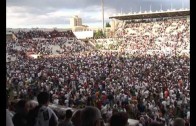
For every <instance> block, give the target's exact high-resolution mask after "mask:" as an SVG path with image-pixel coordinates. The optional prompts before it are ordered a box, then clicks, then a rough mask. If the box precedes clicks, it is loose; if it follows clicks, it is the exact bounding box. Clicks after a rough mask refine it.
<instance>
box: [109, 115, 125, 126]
mask: <svg viewBox="0 0 196 126" xmlns="http://www.w3.org/2000/svg"><path fill="white" fill-rule="evenodd" d="M109 125H110V126H127V125H128V115H127V113H125V112H117V113H115V114H114V115H112V117H111V118H110V124H109Z"/></svg>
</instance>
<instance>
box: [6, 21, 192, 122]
mask: <svg viewBox="0 0 196 126" xmlns="http://www.w3.org/2000/svg"><path fill="white" fill-rule="evenodd" d="M117 33H118V34H117V35H118V37H119V38H110V39H102V40H100V39H99V40H96V42H97V43H101V44H100V45H96V46H97V47H98V50H94V49H93V48H92V47H91V46H89V45H88V44H86V43H84V42H83V41H81V40H78V39H77V38H76V37H75V36H74V34H73V32H71V31H65V32H60V31H57V30H54V31H51V32H45V31H39V30H35V31H33V30H32V31H28V32H25V31H19V32H17V33H14V34H15V35H16V37H17V40H16V41H7V42H6V45H7V46H6V58H7V61H6V69H7V72H6V87H7V96H8V99H9V100H8V103H7V108H8V110H9V111H10V115H11V117H12V121H13V124H14V126H31V125H32V126H35V124H34V123H33V120H36V119H37V120H41V119H42V118H43V117H42V112H38V111H37V115H39V117H37V118H36V119H35V115H36V114H35V113H33V112H32V111H33V110H35V109H36V108H37V109H39V108H42V109H43V110H45V109H47V110H48V111H49V115H50V116H53V121H54V126H57V125H58V126H63V125H65V124H64V123H65V122H66V121H67V122H69V123H71V124H70V126H73V125H74V126H90V125H89V124H92V125H93V126H95V123H97V120H99V121H100V122H99V123H103V125H107V124H108V125H110V126H117V125H118V124H119V125H118V126H120V125H122V126H125V125H126V124H127V123H128V120H129V119H135V120H138V125H140V126H148V125H153V124H154V123H156V125H160V126H163V125H164V126H165V125H167V126H172V125H173V124H175V123H177V125H176V126H180V125H178V122H181V123H184V125H185V124H186V125H187V126H188V125H189V124H190V95H189V93H190V80H189V76H190V74H189V73H190V69H189V68H190V57H189V48H190V23H189V21H187V19H184V18H179V19H178V18H177V19H167V20H160V21H155V22H135V23H132V22H126V24H125V26H124V27H123V26H122V27H119V29H118V30H117ZM111 50H117V51H111ZM30 54H39V55H40V56H41V57H39V58H31V57H29V56H28V55H30ZM32 101H37V102H38V104H39V105H38V104H37V103H36V104H35V103H34V102H32ZM49 102H50V103H51V104H52V105H55V106H61V107H64V108H71V109H73V110H70V109H69V110H66V112H65V111H62V110H60V109H58V107H57V109H53V108H52V109H50V108H47V107H44V106H47V105H48V104H49ZM86 106H88V107H86ZM89 106H91V107H89ZM59 108H60V107H59ZM37 109H36V110H37ZM89 113H94V114H92V117H91V114H90V115H89ZM77 114H79V115H77ZM80 114H81V115H83V116H80ZM32 115H33V116H32ZM44 118H45V117H44ZM176 118H177V119H176ZM88 119H89V120H88ZM100 119H101V120H100ZM24 120H25V121H24ZM87 120H88V121H89V124H87V122H88V121H87ZM117 120H118V121H120V122H121V123H118V121H117ZM182 120H184V122H183V121H182ZM64 121H65V122H64ZM116 121H117V122H116ZM35 122H36V126H38V124H37V123H38V122H39V121H35ZM49 122H50V121H49V120H48V122H46V121H41V124H42V126H45V125H46V124H48V123H49ZM63 122H64V123H63ZM154 125H155V124H154Z"/></svg>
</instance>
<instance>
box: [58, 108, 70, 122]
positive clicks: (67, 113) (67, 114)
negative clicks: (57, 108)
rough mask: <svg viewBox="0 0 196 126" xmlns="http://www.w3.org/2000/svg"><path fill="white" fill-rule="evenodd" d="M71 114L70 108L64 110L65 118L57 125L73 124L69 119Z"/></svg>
mask: <svg viewBox="0 0 196 126" xmlns="http://www.w3.org/2000/svg"><path fill="white" fill-rule="evenodd" d="M72 115H73V112H72V111H71V109H68V110H66V113H65V120H64V121H63V122H61V123H59V125H58V126H74V125H73V122H72V121H71V118H72Z"/></svg>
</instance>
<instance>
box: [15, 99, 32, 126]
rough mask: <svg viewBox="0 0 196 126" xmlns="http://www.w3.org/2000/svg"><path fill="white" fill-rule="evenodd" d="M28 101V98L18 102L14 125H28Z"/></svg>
mask: <svg viewBox="0 0 196 126" xmlns="http://www.w3.org/2000/svg"><path fill="white" fill-rule="evenodd" d="M27 103H28V102H27V101H26V100H20V101H18V103H17V104H16V114H15V115H14V116H13V118H12V120H13V123H14V126H27V114H28V104H27Z"/></svg>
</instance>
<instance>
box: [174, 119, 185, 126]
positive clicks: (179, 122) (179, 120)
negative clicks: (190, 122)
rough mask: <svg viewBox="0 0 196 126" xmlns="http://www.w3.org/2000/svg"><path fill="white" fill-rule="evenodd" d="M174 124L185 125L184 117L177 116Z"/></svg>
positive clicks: (176, 125)
mask: <svg viewBox="0 0 196 126" xmlns="http://www.w3.org/2000/svg"><path fill="white" fill-rule="evenodd" d="M173 126H185V121H184V119H182V118H176V119H175V120H174V123H173Z"/></svg>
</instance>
